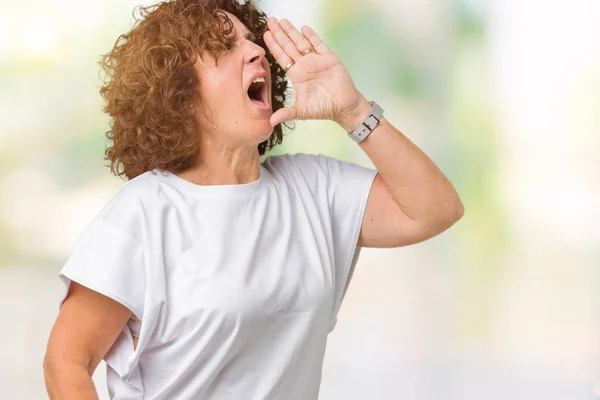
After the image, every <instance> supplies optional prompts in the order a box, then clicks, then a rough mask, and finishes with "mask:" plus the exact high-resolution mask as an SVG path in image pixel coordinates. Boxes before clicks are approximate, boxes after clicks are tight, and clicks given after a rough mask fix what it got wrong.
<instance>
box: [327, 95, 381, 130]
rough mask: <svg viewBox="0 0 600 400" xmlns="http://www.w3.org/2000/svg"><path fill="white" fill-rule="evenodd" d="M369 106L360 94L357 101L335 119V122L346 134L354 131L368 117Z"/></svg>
mask: <svg viewBox="0 0 600 400" xmlns="http://www.w3.org/2000/svg"><path fill="white" fill-rule="evenodd" d="M371 108H372V107H371V105H370V104H369V102H368V101H367V99H366V98H365V97H364V96H363V95H362V94H360V95H359V99H358V101H357V102H356V103H355V104H354V106H352V108H350V109H349V110H347V111H346V112H345V113H344V114H342V115H341V116H340V118H338V119H336V120H335V122H337V123H338V124H339V125H340V126H341V127H342V128H343V129H344V130H345V131H346V132H347V133H350V132H352V131H353V130H355V129H356V128H357V127H358V126H359V125H360V124H361V123H362V122H363V121H364V119H365V118H366V117H367V116H368V115H369V112H370V111H371Z"/></svg>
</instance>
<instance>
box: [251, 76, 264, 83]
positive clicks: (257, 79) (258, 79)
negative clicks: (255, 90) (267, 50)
mask: <svg viewBox="0 0 600 400" xmlns="http://www.w3.org/2000/svg"><path fill="white" fill-rule="evenodd" d="M264 81H265V78H264V77H262V76H259V77H258V78H256V79H254V80H253V81H252V83H262V82H264Z"/></svg>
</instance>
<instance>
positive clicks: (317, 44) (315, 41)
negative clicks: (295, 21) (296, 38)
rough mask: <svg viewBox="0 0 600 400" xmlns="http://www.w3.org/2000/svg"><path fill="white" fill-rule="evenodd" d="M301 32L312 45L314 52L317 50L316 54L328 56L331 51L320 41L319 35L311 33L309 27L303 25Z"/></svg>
mask: <svg viewBox="0 0 600 400" xmlns="http://www.w3.org/2000/svg"><path fill="white" fill-rule="evenodd" d="M301 30H302V34H304V36H305V37H306V38H307V39H308V40H309V41H310V43H311V44H312V45H313V47H314V48H315V50H317V53H319V54H330V53H331V50H329V47H327V45H326V44H325V43H324V42H323V41H322V40H321V38H320V37H319V35H317V33H316V32H315V31H313V30H312V28H311V27H310V26H307V25H304V26H303V27H302V28H301Z"/></svg>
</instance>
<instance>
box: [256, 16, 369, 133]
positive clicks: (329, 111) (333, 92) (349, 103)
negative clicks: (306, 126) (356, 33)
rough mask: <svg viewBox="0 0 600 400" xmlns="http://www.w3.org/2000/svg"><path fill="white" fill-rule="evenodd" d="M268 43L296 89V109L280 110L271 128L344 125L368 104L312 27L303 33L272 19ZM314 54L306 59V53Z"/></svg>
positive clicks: (307, 55)
mask: <svg viewBox="0 0 600 400" xmlns="http://www.w3.org/2000/svg"><path fill="white" fill-rule="evenodd" d="M267 26H268V27H269V30H268V31H267V32H265V33H264V37H263V38H264V41H265V44H266V45H267V47H268V48H269V50H270V51H271V54H273V56H274V57H275V60H276V61H277V63H279V65H280V66H281V68H285V67H286V66H287V65H288V64H289V63H292V66H291V67H290V68H289V69H288V71H287V75H288V77H289V78H290V80H291V82H292V85H293V86H294V100H295V101H294V105H293V106H290V107H285V108H282V109H280V110H277V111H276V112H275V113H273V115H272V116H271V120H270V122H271V125H272V126H275V125H277V124H279V123H280V122H284V121H290V120H293V119H304V120H306V119H330V120H333V121H337V122H339V121H341V120H343V119H344V118H346V117H347V116H349V115H350V114H351V113H352V111H354V110H355V109H357V108H358V107H359V106H360V105H362V104H363V103H364V102H366V100H365V99H364V97H363V96H362V95H361V93H360V92H359V91H358V90H356V87H355V86H354V83H353V82H352V79H351V78H350V74H348V71H347V70H346V68H345V67H344V65H343V64H342V62H341V61H340V59H339V58H338V57H337V56H336V55H335V54H333V53H332V52H331V50H330V49H329V48H328V47H327V45H326V44H325V43H323V41H322V40H321V38H320V37H319V36H318V35H317V34H316V33H315V31H313V30H312V29H311V28H310V27H308V26H303V27H302V33H300V32H299V31H298V30H297V29H296V28H295V27H294V26H293V25H292V24H291V23H290V22H289V21H288V20H286V19H282V20H281V21H280V22H278V21H277V20H276V19H275V18H273V17H271V18H269V20H268V22H267ZM310 48H314V51H311V52H310V53H307V54H305V55H302V52H303V51H306V50H308V49H310Z"/></svg>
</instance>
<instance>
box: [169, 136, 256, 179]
mask: <svg viewBox="0 0 600 400" xmlns="http://www.w3.org/2000/svg"><path fill="white" fill-rule="evenodd" d="M199 160H200V161H199V162H198V163H197V164H196V166H194V167H192V168H188V169H186V170H183V171H180V172H178V173H177V175H178V176H179V177H180V178H183V179H185V180H188V181H190V182H192V183H195V184H197V185H239V184H245V183H251V182H254V181H256V180H258V178H259V176H260V156H259V154H258V149H257V148H256V146H254V147H253V148H249V147H247V148H239V147H238V148H236V149H232V148H228V147H227V146H224V145H217V144H216V143H206V142H204V143H202V146H201V148H200V154H199Z"/></svg>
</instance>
